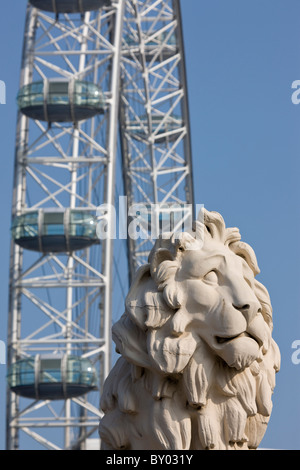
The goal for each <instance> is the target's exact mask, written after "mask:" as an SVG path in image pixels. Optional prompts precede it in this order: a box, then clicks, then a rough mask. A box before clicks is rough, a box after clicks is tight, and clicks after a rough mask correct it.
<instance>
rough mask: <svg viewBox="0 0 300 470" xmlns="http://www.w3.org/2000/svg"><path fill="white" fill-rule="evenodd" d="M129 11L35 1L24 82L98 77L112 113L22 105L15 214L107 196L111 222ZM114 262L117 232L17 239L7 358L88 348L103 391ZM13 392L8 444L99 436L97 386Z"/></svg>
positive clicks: (51, 445)
mask: <svg viewBox="0 0 300 470" xmlns="http://www.w3.org/2000/svg"><path fill="white" fill-rule="evenodd" d="M122 19H123V2H122V0H120V1H115V2H114V3H113V4H112V5H107V6H105V7H103V8H101V9H99V10H96V11H94V12H86V13H84V14H75V15H74V14H73V15H68V14H60V15H55V14H52V13H48V12H45V11H41V10H39V9H37V8H33V7H31V6H30V5H28V10H27V19H26V27H25V41H24V51H23V62H22V74H21V82H20V87H23V86H24V85H27V84H29V83H32V82H37V81H40V80H45V79H48V78H53V77H55V78H65V79H68V80H71V79H72V80H73V79H77V80H84V81H88V82H92V83H95V84H97V85H98V86H99V87H101V89H102V91H103V93H104V96H105V111H104V113H103V114H101V115H97V116H96V117H93V118H91V119H87V120H85V121H78V122H71V123H69V122H53V123H48V122H43V121H40V120H35V119H29V118H28V117H26V116H24V115H23V114H22V113H21V112H20V113H19V116H18V127H17V140H16V159H15V180H14V197H13V208H12V218H13V219H14V217H15V216H16V215H19V214H24V213H26V212H27V211H28V210H33V209H35V210H39V209H42V208H47V209H49V208H59V209H64V208H69V209H73V208H80V209H81V210H87V211H92V212H94V213H95V214H96V211H97V207H98V206H99V205H102V204H106V205H107V207H108V209H107V211H106V214H105V217H106V223H107V225H108V227H109V226H110V224H111V214H110V210H109V207H110V205H112V204H113V202H114V186H113V184H114V174H115V163H114V162H115V158H116V148H117V146H116V143H117V119H118V93H119V76H120V74H119V68H120V57H119V55H120V42H121V31H122ZM111 266H112V240H110V239H106V240H101V241H100V243H99V244H96V245H94V246H92V247H90V248H88V249H85V250H81V251H79V252H76V251H74V252H69V253H61V254H57V253H34V252H29V251H28V250H23V249H22V248H20V247H19V246H18V245H17V244H15V243H13V242H12V248H11V268H10V272H11V275H10V312H9V332H8V366H9V365H10V364H12V363H14V362H16V361H17V360H18V359H20V358H24V357H28V356H31V355H37V354H45V353H48V354H49V353H50V354H53V355H55V354H57V355H59V354H75V355H80V356H81V357H88V358H90V360H91V361H92V362H93V364H94V365H95V367H96V369H97V371H98V374H99V385H98V387H99V389H101V387H102V384H103V380H104V379H105V377H106V376H107V374H108V372H109V369H110V350H111V343H110V320H111V279H112V272H111V271H112V270H111ZM7 393H8V397H7V448H8V449H17V448H18V447H19V446H20V443H19V434H20V433H19V431H22V433H25V434H27V435H29V436H30V437H31V438H33V439H34V440H35V441H36V442H37V443H39V444H41V445H42V446H43V447H46V448H48V449H58V448H62V446H63V448H65V449H71V448H72V449H78V448H80V449H84V448H85V445H86V442H87V439H88V438H89V437H93V436H96V437H98V434H97V428H98V423H99V418H100V417H101V412H100V411H99V390H98V391H97V392H90V393H88V394H86V395H84V396H82V397H79V398H71V399H69V398H68V399H66V400H58V401H52V400H31V401H29V400H28V399H24V398H20V397H18V396H17V395H15V394H14V393H13V392H11V391H10V390H8V392H7ZM53 428H58V429H57V430H56V431H55V432H53V431H52V432H51V429H53ZM22 433H21V434H22ZM62 443H64V444H62Z"/></svg>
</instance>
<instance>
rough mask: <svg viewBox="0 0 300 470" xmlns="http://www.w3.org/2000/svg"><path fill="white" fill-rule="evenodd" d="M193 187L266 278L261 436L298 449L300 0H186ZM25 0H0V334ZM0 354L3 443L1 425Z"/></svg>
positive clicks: (1, 395) (1, 394) (2, 331)
mask: <svg viewBox="0 0 300 470" xmlns="http://www.w3.org/2000/svg"><path fill="white" fill-rule="evenodd" d="M181 4H182V15H183V28H184V38H185V47H186V66H187V77H188V85H189V102H190V119H191V129H192V148H193V170H194V183H195V199H196V202H197V203H199V204H204V206H205V207H206V208H207V209H208V210H216V211H218V212H220V213H221V214H222V215H223V217H224V219H225V222H226V224H227V225H228V226H238V227H239V228H240V231H241V234H242V239H243V240H244V241H246V242H247V243H249V244H250V245H251V246H252V247H253V248H254V250H255V252H256V254H257V258H258V262H259V265H260V269H261V274H260V275H259V278H258V279H259V280H260V281H261V282H263V283H264V284H265V285H266V287H267V288H268V290H269V293H270V296H271V300H272V304H273V311H274V312H273V314H274V325H275V326H274V338H275V340H276V341H277V343H278V344H279V347H280V350H281V354H282V366H281V371H280V372H279V374H278V375H277V386H276V389H275V393H274V396H273V403H274V409H273V413H272V417H271V420H270V424H269V427H268V430H267V433H266V436H265V438H264V440H263V442H262V447H266V448H277V449H300V424H299V423H300V400H299V390H300V364H299V365H294V364H293V363H292V361H291V355H292V352H293V350H292V348H291V345H292V342H293V341H294V340H297V339H299V340H300V289H299V261H300V248H299V239H300V218H299V202H300V185H299V175H300V163H299V162H300V159H299V154H300V104H299V105H294V104H293V103H292V101H291V95H292V91H293V90H292V89H291V84H292V82H293V81H294V80H300V20H299V18H300V3H299V0H286V1H283V0H251V1H250V0H226V2H225V1H224V0H182V1H181ZM25 6H26V1H25V0H13V1H7V2H2V5H1V15H0V80H4V81H5V82H6V86H7V95H6V105H0V124H1V125H0V155H1V158H0V190H1V198H0V202H1V234H0V241H1V246H2V254H1V263H0V281H1V282H0V289H1V295H0V298H1V307H2V308H1V316H0V340H2V341H5V340H6V326H7V303H8V270H9V242H10V232H9V227H10V211H11V207H10V205H11V197H12V178H13V164H14V141H15V126H16V113H17V108H16V101H15V97H16V93H17V90H18V84H19V73H20V61H21V51H22V43H23V30H24V20H25ZM5 372H6V370H5V366H4V365H0V449H3V448H4V445H5V444H4V437H5Z"/></svg>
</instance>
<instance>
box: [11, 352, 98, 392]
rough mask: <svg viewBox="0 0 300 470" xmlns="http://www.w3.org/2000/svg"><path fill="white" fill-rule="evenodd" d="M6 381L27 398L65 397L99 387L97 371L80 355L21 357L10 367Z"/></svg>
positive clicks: (12, 388)
mask: <svg viewBox="0 0 300 470" xmlns="http://www.w3.org/2000/svg"><path fill="white" fill-rule="evenodd" d="M7 382H8V386H9V387H10V389H11V390H12V391H13V392H15V393H16V394H17V395H20V396H22V397H26V398H33V399H36V400H39V399H50V400H62V399H67V398H72V397H76V396H79V395H83V394H85V393H87V392H90V391H92V390H96V389H97V372H96V369H95V367H94V365H93V364H92V363H91V361H90V360H89V359H86V358H81V357H79V356H71V355H70V356H67V355H64V356H62V357H57V356H55V355H52V356H40V355H36V356H35V357H27V358H25V359H20V360H19V361H17V362H15V363H14V364H12V365H11V366H10V367H9V368H8V371H7Z"/></svg>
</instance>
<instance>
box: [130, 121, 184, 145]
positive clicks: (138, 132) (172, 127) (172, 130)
mask: <svg viewBox="0 0 300 470" xmlns="http://www.w3.org/2000/svg"><path fill="white" fill-rule="evenodd" d="M181 128H182V119H181V118H180V117H179V116H174V115H171V116H168V117H166V116H160V115H155V116H152V117H151V123H150V126H149V121H148V118H147V116H142V117H141V118H139V119H136V120H134V121H130V122H129V123H127V129H128V131H129V132H130V133H131V134H132V137H133V138H134V137H139V138H148V137H149V134H153V137H154V140H155V142H163V141H164V140H167V139H168V140H170V141H172V140H175V139H177V137H178V132H179V130H180V129H181Z"/></svg>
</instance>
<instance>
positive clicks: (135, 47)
mask: <svg viewBox="0 0 300 470" xmlns="http://www.w3.org/2000/svg"><path fill="white" fill-rule="evenodd" d="M142 39H143V49H144V52H145V59H146V60H147V61H148V62H150V61H151V60H153V59H154V61H155V60H161V59H167V58H168V57H171V56H172V55H174V54H175V53H176V52H177V42H176V35H175V34H174V33H172V34H170V33H169V32H163V33H159V34H153V33H152V34H151V36H150V37H147V36H145V37H143V38H142ZM125 44H126V45H125ZM125 44H124V45H123V54H126V52H127V54H128V53H134V54H136V53H138V52H139V51H140V40H139V37H138V36H136V37H134V36H132V35H127V36H125Z"/></svg>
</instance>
